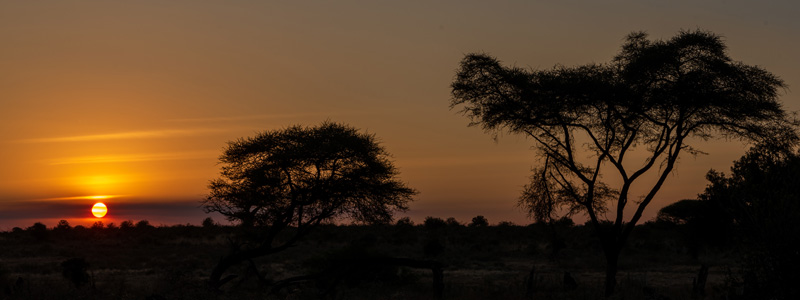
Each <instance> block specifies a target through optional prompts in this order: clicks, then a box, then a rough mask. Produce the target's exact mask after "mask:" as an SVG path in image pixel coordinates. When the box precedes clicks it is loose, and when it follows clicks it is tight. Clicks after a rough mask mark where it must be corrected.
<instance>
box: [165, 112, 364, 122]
mask: <svg viewBox="0 0 800 300" xmlns="http://www.w3.org/2000/svg"><path fill="white" fill-rule="evenodd" d="M365 113H366V112H359V111H350V112H334V111H328V112H309V113H295V114H258V115H243V116H222V117H201V118H181V119H171V120H168V121H169V122H186V123H189V122H197V123H205V122H235V121H249V120H269V119H287V118H303V117H319V116H323V117H326V116H337V115H354V114H365Z"/></svg>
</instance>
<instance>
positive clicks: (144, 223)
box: [136, 220, 154, 230]
mask: <svg viewBox="0 0 800 300" xmlns="http://www.w3.org/2000/svg"><path fill="white" fill-rule="evenodd" d="M150 228H154V226H153V225H150V221H148V220H140V221H139V222H136V229H139V230H144V229H150Z"/></svg>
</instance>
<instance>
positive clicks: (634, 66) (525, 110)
mask: <svg viewBox="0 0 800 300" xmlns="http://www.w3.org/2000/svg"><path fill="white" fill-rule="evenodd" d="M783 86H784V84H783V82H782V81H781V80H780V79H779V78H777V77H776V76H774V75H772V74H771V73H769V72H767V71H766V70H763V69H761V68H759V67H755V66H749V65H745V64H743V63H740V62H735V61H732V60H731V59H730V58H729V57H728V55H727V54H726V47H725V45H724V43H723V42H722V40H721V38H720V37H719V36H717V35H714V34H712V33H709V32H703V31H692V32H680V33H679V34H678V35H677V36H675V37H673V38H671V39H669V40H658V41H651V40H648V39H647V35H646V34H645V33H641V32H638V33H632V34H630V35H629V36H628V37H627V39H626V41H625V42H624V44H623V46H622V50H621V52H620V53H619V54H618V55H617V56H616V57H615V58H614V59H613V60H612V61H611V62H610V63H607V64H590V65H584V66H578V67H564V66H557V67H555V68H553V69H552V70H541V71H540V70H523V69H520V68H516V67H504V66H502V65H501V64H500V62H499V61H498V60H497V59H495V58H493V57H490V56H488V55H484V54H471V55H467V56H466V57H465V58H464V60H463V61H462V62H461V66H460V69H459V70H458V73H457V76H456V79H455V81H454V82H453V84H452V96H453V98H452V100H451V107H457V106H460V107H462V108H463V110H462V111H463V113H464V114H465V115H467V116H468V117H469V118H470V119H471V120H472V122H471V125H480V126H482V127H483V128H484V129H485V130H487V131H490V132H495V133H497V132H504V131H507V132H511V133H517V134H524V135H526V136H527V137H529V138H531V139H533V140H534V141H535V144H536V148H537V149H538V150H539V153H540V157H541V164H540V166H539V167H538V168H536V169H534V171H533V175H532V176H531V183H530V184H529V185H528V186H527V187H526V190H525V192H524V193H523V195H522V197H521V200H520V205H521V206H523V207H524V208H526V209H527V210H528V212H529V213H530V214H531V216H533V217H535V218H536V219H538V220H549V219H553V218H554V217H555V216H556V214H557V213H559V212H560V211H566V212H567V214H574V213H579V212H580V213H585V214H586V215H588V216H589V218H590V219H591V222H592V224H594V227H595V228H596V232H597V236H598V237H599V239H600V241H601V244H602V247H603V250H604V253H605V258H606V262H607V264H606V283H605V287H606V294H607V295H611V294H612V293H613V292H614V288H615V286H616V273H617V261H618V259H619V254H620V251H621V250H622V247H623V245H624V244H625V242H626V240H627V238H628V236H629V235H630V233H631V230H633V228H634V226H635V225H636V223H637V222H638V221H639V219H640V218H641V217H642V213H643V212H644V210H645V208H646V207H647V205H648V204H650V202H651V201H652V200H653V198H654V197H655V195H656V193H657V192H658V190H659V189H660V188H661V187H662V185H663V184H664V182H665V180H666V179H667V177H668V175H669V174H670V172H672V170H673V168H674V167H675V164H676V162H677V161H678V158H679V156H680V155H681V154H682V153H690V154H697V153H699V152H698V151H697V150H695V149H694V148H692V147H691V146H690V145H689V143H688V142H690V141H696V140H708V139H710V138H712V137H714V136H722V137H726V138H740V139H743V140H748V141H752V140H762V139H769V138H776V139H784V138H786V135H794V127H795V126H796V122H795V121H794V120H793V119H791V118H790V117H789V116H787V114H786V113H785V112H784V110H783V109H782V108H781V105H780V104H779V103H778V101H777V89H778V88H781V87H783ZM634 151H637V152H638V153H643V154H646V156H645V158H644V159H643V160H638V161H635V160H634V158H635V157H637V156H635V155H631V153H632V152H634ZM609 174H612V175H613V176H614V177H616V179H618V181H619V182H620V184H619V185H616V186H610V185H609V184H607V183H606V182H604V176H603V175H606V177H608V175H609ZM645 174H652V175H653V176H654V177H655V180H654V181H652V182H649V183H647V186H646V187H644V188H645V189H646V191H645V192H644V194H643V195H642V196H641V197H640V198H638V201H634V202H633V203H632V204H633V205H634V207H633V213H632V215H629V217H626V216H625V212H626V208H628V205H629V204H631V203H630V201H629V200H630V199H632V198H633V199H637V198H634V197H636V195H631V188H632V187H634V183H636V182H637V180H638V179H641V178H642V177H643V175H645ZM609 210H610V213H609ZM607 213H609V214H607ZM605 215H609V216H610V217H611V219H610V220H603V219H602V218H603V217H604V216H605ZM605 222H610V223H611V224H613V225H612V226H605V225H602V224H603V223H605Z"/></svg>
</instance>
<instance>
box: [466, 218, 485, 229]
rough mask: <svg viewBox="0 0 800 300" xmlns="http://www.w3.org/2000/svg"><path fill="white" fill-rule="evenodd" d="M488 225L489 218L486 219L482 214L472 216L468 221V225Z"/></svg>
mask: <svg viewBox="0 0 800 300" xmlns="http://www.w3.org/2000/svg"><path fill="white" fill-rule="evenodd" d="M486 226H489V220H486V217H484V216H476V217H474V218H472V222H471V223H469V227H486Z"/></svg>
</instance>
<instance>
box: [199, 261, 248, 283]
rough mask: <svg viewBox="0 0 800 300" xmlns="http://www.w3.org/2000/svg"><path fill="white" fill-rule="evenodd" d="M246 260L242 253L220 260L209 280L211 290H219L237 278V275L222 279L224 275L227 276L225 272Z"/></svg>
mask: <svg viewBox="0 0 800 300" xmlns="http://www.w3.org/2000/svg"><path fill="white" fill-rule="evenodd" d="M245 259H246V257H244V256H243V255H242V254H240V253H235V254H229V255H226V256H224V257H222V258H220V260H219V262H218V263H217V265H216V266H214V269H213V270H211V276H210V277H209V280H208V284H209V285H210V286H211V288H213V289H219V288H220V287H222V285H224V284H225V283H227V282H228V281H230V280H232V279H234V278H236V275H228V276H226V277H225V278H222V274H225V271H227V270H228V268H230V267H232V266H233V265H236V264H238V263H240V262H242V261H244V260H245Z"/></svg>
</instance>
